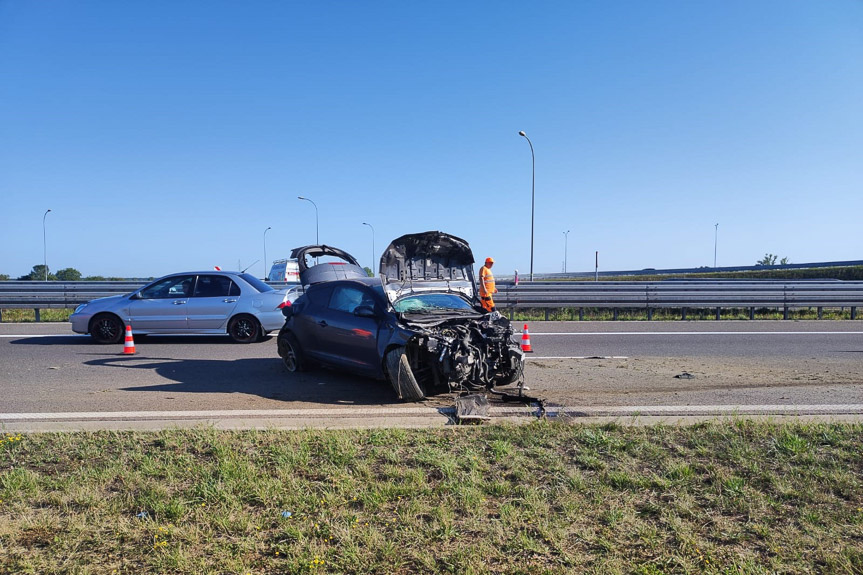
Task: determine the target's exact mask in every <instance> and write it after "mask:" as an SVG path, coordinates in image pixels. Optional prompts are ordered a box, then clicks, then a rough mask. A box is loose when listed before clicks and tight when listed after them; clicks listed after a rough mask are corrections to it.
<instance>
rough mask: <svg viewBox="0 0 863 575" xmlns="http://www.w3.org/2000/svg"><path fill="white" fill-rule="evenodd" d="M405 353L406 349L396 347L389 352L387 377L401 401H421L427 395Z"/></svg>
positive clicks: (387, 356)
mask: <svg viewBox="0 0 863 575" xmlns="http://www.w3.org/2000/svg"><path fill="white" fill-rule="evenodd" d="M405 351H406V348H405V347H395V348H393V349H391V350H389V351H388V352H387V355H386V364H387V376H388V377H389V380H390V383H391V384H392V386H393V389H394V390H395V391H396V393H397V394H398V396H399V399H404V400H407V401H419V400H420V399H423V398H424V397H425V396H426V393H425V390H424V389H423V387H422V385H420V384H419V383H418V382H417V380H416V378H415V377H414V373H413V370H412V369H411V366H410V362H409V361H408V356H407V353H405Z"/></svg>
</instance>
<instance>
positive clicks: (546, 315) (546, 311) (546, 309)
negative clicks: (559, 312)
mask: <svg viewBox="0 0 863 575" xmlns="http://www.w3.org/2000/svg"><path fill="white" fill-rule="evenodd" d="M545 321H548V308H545Z"/></svg>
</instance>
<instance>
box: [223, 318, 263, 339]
mask: <svg viewBox="0 0 863 575" xmlns="http://www.w3.org/2000/svg"><path fill="white" fill-rule="evenodd" d="M228 335H230V336H231V339H232V340H234V341H235V342H237V343H252V342H254V341H258V340H259V339H260V338H261V325H260V324H259V323H258V320H256V319H255V318H253V317H252V316H248V315H238V316H237V317H234V318H231V321H230V322H229V323H228Z"/></svg>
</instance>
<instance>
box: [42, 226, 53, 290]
mask: <svg viewBox="0 0 863 575" xmlns="http://www.w3.org/2000/svg"><path fill="white" fill-rule="evenodd" d="M50 211H51V210H45V214H44V215H43V216H42V258H43V262H42V264H43V265H44V266H45V281H48V235H47V234H46V233H45V218H47V217H48V212H50Z"/></svg>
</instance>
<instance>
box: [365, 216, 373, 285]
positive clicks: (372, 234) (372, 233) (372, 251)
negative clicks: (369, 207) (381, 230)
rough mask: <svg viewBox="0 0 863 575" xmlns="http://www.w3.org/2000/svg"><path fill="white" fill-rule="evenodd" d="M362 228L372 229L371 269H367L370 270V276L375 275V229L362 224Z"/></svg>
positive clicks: (369, 225)
mask: <svg viewBox="0 0 863 575" xmlns="http://www.w3.org/2000/svg"><path fill="white" fill-rule="evenodd" d="M363 225H364V226H368V227H370V228H371V229H372V267H371V268H369V269H371V270H372V275H374V274H375V227H374V226H373V225H371V224H368V223H366V222H363Z"/></svg>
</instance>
